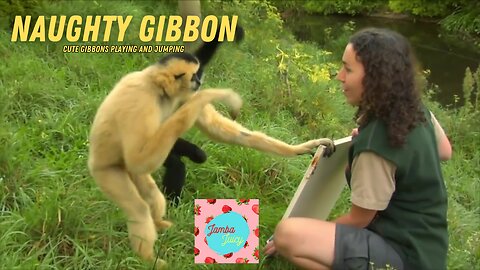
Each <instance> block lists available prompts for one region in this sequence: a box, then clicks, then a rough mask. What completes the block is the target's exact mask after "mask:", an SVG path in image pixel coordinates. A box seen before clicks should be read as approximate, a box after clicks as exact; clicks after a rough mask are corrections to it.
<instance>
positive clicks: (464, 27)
mask: <svg viewBox="0 0 480 270" xmlns="http://www.w3.org/2000/svg"><path fill="white" fill-rule="evenodd" d="M440 24H441V25H442V27H443V28H445V29H446V30H448V31H451V32H457V33H462V34H464V35H467V38H470V39H472V38H474V37H477V39H473V40H474V42H475V43H476V45H477V47H478V48H480V40H478V37H480V5H478V4H477V6H476V7H475V6H473V5H471V6H467V7H465V8H462V9H461V10H459V11H456V12H454V13H452V14H450V15H448V16H447V17H445V18H443V19H442V20H441V21H440Z"/></svg>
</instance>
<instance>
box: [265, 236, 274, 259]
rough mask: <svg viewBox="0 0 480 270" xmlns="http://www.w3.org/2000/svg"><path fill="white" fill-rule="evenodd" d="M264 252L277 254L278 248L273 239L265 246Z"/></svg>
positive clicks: (269, 254)
mask: <svg viewBox="0 0 480 270" xmlns="http://www.w3.org/2000/svg"><path fill="white" fill-rule="evenodd" d="M263 252H264V253H265V254H266V255H268V256H271V255H274V254H275V252H276V249H275V244H274V243H273V240H271V241H269V242H268V243H267V244H266V245H265V247H264V248H263Z"/></svg>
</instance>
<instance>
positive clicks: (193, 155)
mask: <svg viewBox="0 0 480 270" xmlns="http://www.w3.org/2000/svg"><path fill="white" fill-rule="evenodd" d="M218 35H219V32H218V31H217V33H216V36H215V37H214V39H213V40H212V41H211V42H205V43H204V44H202V46H201V47H200V48H199V49H198V50H197V51H196V52H195V53H194V55H195V57H196V58H197V59H198V61H199V62H200V68H199V71H198V72H197V77H198V79H199V82H200V84H201V82H202V79H203V73H204V70H205V67H206V65H207V64H208V62H210V60H211V59H212V57H213V55H214V54H215V51H216V50H217V49H218V46H219V45H220V43H221V42H219V41H218ZM243 37H244V30H243V28H242V27H241V26H237V28H236V31H235V38H234V39H235V42H240V41H242V39H243ZM183 156H186V157H188V158H189V159H190V160H191V161H193V162H195V163H203V162H205V161H206V160H207V154H206V153H205V152H204V151H203V150H202V149H201V148H200V147H198V146H197V145H195V144H193V143H191V142H189V141H187V140H185V139H182V138H179V139H178V140H177V141H176V142H175V144H174V146H173V148H172V151H170V153H169V155H168V157H167V159H166V160H165V162H164V163H163V166H164V168H165V173H164V175H163V183H162V184H163V191H164V192H165V195H166V196H167V199H168V200H170V201H172V202H173V203H174V204H177V203H178V201H179V199H180V196H181V192H182V190H183V186H184V185H185V178H186V174H187V170H186V166H185V163H184V162H183V161H182V159H181V157H183Z"/></svg>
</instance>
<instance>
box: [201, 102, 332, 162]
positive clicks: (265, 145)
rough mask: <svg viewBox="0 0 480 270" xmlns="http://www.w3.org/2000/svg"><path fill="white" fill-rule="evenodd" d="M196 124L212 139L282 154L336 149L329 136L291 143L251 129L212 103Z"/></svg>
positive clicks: (289, 154)
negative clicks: (325, 148) (226, 114)
mask: <svg viewBox="0 0 480 270" xmlns="http://www.w3.org/2000/svg"><path fill="white" fill-rule="evenodd" d="M196 126H197V127H198V128H199V129H200V130H201V131H202V132H203V133H205V134H206V135H207V136H208V137H210V138H211V139H212V140H215V141H219V142H224V143H230V144H237V145H241V146H245V147H249V148H253V149H257V150H260V151H262V152H266V153H271V154H276V155H280V156H286V157H289V156H295V155H301V154H309V153H312V151H315V149H314V148H316V147H318V146H319V145H324V146H326V147H327V149H328V151H329V152H333V149H334V145H333V142H332V140H330V139H327V138H323V139H316V140H310V141H307V142H305V143H302V144H297V145H290V144H287V143H285V142H283V141H280V140H277V139H275V138H272V137H270V136H268V135H266V134H264V133H261V132H258V131H250V130H248V129H247V128H245V127H243V126H242V125H240V124H239V123H237V122H235V121H233V120H230V119H228V118H226V117H224V116H223V115H222V114H220V113H219V112H218V111H217V110H215V108H214V107H213V105H211V104H208V105H206V106H205V107H204V109H203V111H202V113H201V114H200V116H199V118H198V120H197V122H196Z"/></svg>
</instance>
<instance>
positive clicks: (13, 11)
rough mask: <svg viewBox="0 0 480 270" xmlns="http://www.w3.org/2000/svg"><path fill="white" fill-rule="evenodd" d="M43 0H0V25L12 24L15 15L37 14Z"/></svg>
mask: <svg viewBox="0 0 480 270" xmlns="http://www.w3.org/2000/svg"><path fill="white" fill-rule="evenodd" d="M43 3H44V0H3V1H0V27H5V26H12V25H13V22H14V20H15V16H17V15H20V16H26V15H31V16H32V19H33V18H36V17H37V16H38V10H39V9H40V8H41V6H42V4H43Z"/></svg>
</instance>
